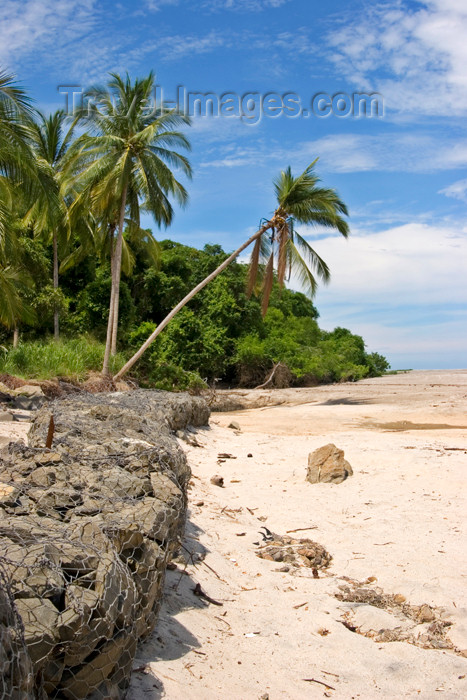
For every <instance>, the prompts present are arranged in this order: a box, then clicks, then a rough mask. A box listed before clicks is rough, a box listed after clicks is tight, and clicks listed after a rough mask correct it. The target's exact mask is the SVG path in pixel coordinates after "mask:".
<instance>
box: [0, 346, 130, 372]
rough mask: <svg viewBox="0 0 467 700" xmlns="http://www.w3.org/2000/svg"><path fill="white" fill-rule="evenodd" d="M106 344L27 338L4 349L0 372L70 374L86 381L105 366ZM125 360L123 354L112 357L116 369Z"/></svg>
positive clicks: (0, 353) (0, 359)
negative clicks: (27, 339) (16, 344)
mask: <svg viewBox="0 0 467 700" xmlns="http://www.w3.org/2000/svg"><path fill="white" fill-rule="evenodd" d="M104 350H105V346H104V344H103V343H98V342H97V341H96V340H94V339H93V338H88V337H80V338H77V339H75V340H66V341H64V340H61V341H59V342H58V343H57V342H54V341H52V340H49V341H45V340H44V341H40V340H35V341H27V342H25V343H20V344H19V345H18V347H17V348H11V349H10V350H8V351H7V350H5V349H3V352H2V350H1V349H0V371H1V372H7V373H8V374H13V375H15V376H18V377H24V378H25V379H53V378H54V377H68V378H71V379H74V380H82V379H85V378H86V375H87V374H88V373H89V372H90V371H93V370H94V371H99V370H100V368H101V367H102V361H103V358H104ZM123 362H124V356H122V355H121V354H120V353H119V354H117V355H116V356H115V357H113V358H112V369H113V370H114V371H116V370H117V369H119V368H120V367H121V366H122V364H123Z"/></svg>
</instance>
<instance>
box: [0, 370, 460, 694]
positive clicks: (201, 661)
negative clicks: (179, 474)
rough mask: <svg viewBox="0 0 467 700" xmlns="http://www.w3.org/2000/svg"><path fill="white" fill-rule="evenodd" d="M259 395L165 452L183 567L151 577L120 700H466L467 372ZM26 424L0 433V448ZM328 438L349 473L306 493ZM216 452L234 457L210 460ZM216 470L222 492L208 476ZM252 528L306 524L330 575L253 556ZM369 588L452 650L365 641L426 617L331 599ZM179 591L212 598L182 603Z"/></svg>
mask: <svg viewBox="0 0 467 700" xmlns="http://www.w3.org/2000/svg"><path fill="white" fill-rule="evenodd" d="M263 394H264V397H265V401H266V402H268V403H269V402H271V401H274V400H277V401H280V402H282V403H281V405H280V406H267V407H263V408H256V409H251V410H248V411H242V412H236V413H232V414H227V413H214V414H213V415H212V417H211V426H210V428H209V429H207V430H201V431H198V433H197V434H196V440H197V441H198V443H199V444H200V445H201V447H195V446H187V445H186V443H185V442H181V443H180V444H181V445H182V447H183V448H184V449H185V450H186V452H187V455H188V459H189V462H190V465H191V467H192V470H193V479H192V487H191V490H190V510H189V517H188V522H187V528H186V537H185V540H184V543H183V547H184V549H183V550H182V552H183V554H184V556H185V559H186V560H187V562H188V563H187V564H186V565H184V563H183V561H178V568H177V569H176V570H174V571H169V572H168V574H167V579H166V595H165V600H164V603H163V606H162V609H161V614H160V620H159V623H158V626H157V628H156V630H155V632H154V633H153V635H152V636H151V638H150V639H149V640H148V641H147V642H146V643H145V644H144V645H142V646H141V648H140V649H139V652H138V657H137V659H136V660H135V664H134V666H135V669H139V670H135V672H134V674H133V676H132V683H131V687H130V691H129V695H128V697H129V699H130V700H142V699H143V698H148V699H149V700H156V699H158V698H162V697H164V698H170V699H174V700H178V699H179V698H180V699H181V700H191V699H193V700H198V699H199V700H210V699H214V700H217V699H221V698H222V700H226V699H228V700H237V699H238V700H250V699H251V700H256V699H260V698H269V700H276V699H277V700H278V699H279V698H289V699H293V700H301V699H302V698H321V697H333V698H345V699H350V698H365V699H367V698H368V699H371V698H375V697H384V698H401V697H402V698H412V697H413V698H415V697H417V698H418V697H420V698H433V699H434V698H439V697H444V698H463V697H467V658H465V657H464V656H462V655H461V653H460V652H462V651H464V653H465V654H466V655H467V651H466V650H467V587H466V583H467V563H466V559H467V558H466V546H465V543H466V540H465V513H466V512H467V508H466V505H467V504H466V500H467V495H466V494H467V491H466V489H465V485H466V480H467V477H466V471H467V470H466V467H467V459H466V454H467V411H466V408H467V370H466V371H460V370H459V371H444V372H422V371H417V372H412V373H410V374H403V375H396V376H387V377H384V378H379V379H373V380H365V381H362V382H359V383H357V384H340V385H334V386H328V387H319V388H316V389H306V390H287V391H286V392H285V393H284V392H281V393H280V394H279V393H278V394H276V395H275V396H276V397H277V398H276V399H275V398H274V395H273V398H271V392H263ZM300 401H302V402H303V401H305V402H306V403H300ZM231 421H236V422H238V423H239V424H240V426H241V431H240V432H239V431H234V430H232V429H229V428H228V427H227V426H228V425H229V424H230V423H231ZM440 426H441V427H440ZM26 429H27V426H26V425H25V424H20V423H14V424H3V425H2V424H0V440H1V436H2V435H6V433H7V432H8V430H15V431H19V432H20V433H21V434H20V435H18V437H21V436H22V434H25V431H26ZM329 442H333V443H334V444H336V445H337V446H338V447H340V448H342V449H343V450H344V451H345V457H346V459H348V460H349V462H350V464H351V465H352V467H353V470H354V475H353V476H352V477H350V478H349V479H347V480H346V481H345V482H343V483H342V484H339V485H331V484H309V483H307V482H306V481H305V474H306V467H307V458H308V454H309V453H310V452H311V451H313V450H314V449H316V448H317V447H320V446H322V445H324V444H327V443H329ZM223 452H226V453H230V454H232V455H233V456H234V457H236V459H227V460H226V461H224V462H221V463H218V454H219V453H223ZM249 455H251V456H249ZM215 474H219V475H221V476H223V477H224V481H225V487H224V488H219V487H217V486H214V485H213V484H211V482H210V478H211V477H212V476H213V475H215ZM263 525H265V526H266V527H267V528H269V529H270V530H272V531H273V532H274V533H279V534H281V535H285V534H286V532H287V531H290V530H295V529H298V528H310V529H309V530H307V529H303V530H300V531H299V532H297V533H295V534H292V536H295V537H310V538H311V539H313V540H315V541H316V542H319V543H320V544H321V545H323V546H324V547H326V549H327V550H328V551H329V553H330V554H331V555H332V557H333V560H332V563H331V566H330V567H329V569H327V570H326V571H320V572H319V578H314V577H313V574H312V572H311V570H310V569H309V568H303V567H300V568H293V567H292V568H291V570H290V571H288V572H284V571H280V570H279V569H281V568H282V565H281V564H279V563H277V562H273V561H268V560H264V559H260V558H258V557H257V555H256V550H257V549H258V547H257V545H255V544H254V543H255V542H262V539H261V536H260V535H259V534H258V531H259V529H260V527H262V526H263ZM368 578H371V579H372V580H371V582H370V583H366V584H363V586H360V587H361V588H363V590H365V591H378V590H382V591H384V593H385V594H388V595H391V594H399V595H400V596H403V598H400V599H398V600H401V601H403V599H404V598H405V600H406V605H408V604H410V605H413V606H420V605H422V604H427V605H429V606H431V609H432V610H433V611H434V614H435V616H436V619H437V620H442V621H449V622H451V623H452V625H450V626H446V627H443V630H444V632H446V637H445V638H446V639H447V640H449V642H450V643H451V646H454V647H455V649H431V648H428V649H427V648H422V647H421V646H416V645H414V644H411V643H408V642H407V641H393V642H381V641H376V640H375V638H374V634H375V633H376V632H378V631H379V630H380V629H393V628H400V629H401V630H402V631H404V630H409V632H410V634H411V635H412V637H411V638H412V639H415V638H416V637H417V636H418V635H422V634H424V633H426V632H427V630H428V628H429V627H430V622H429V621H427V622H425V623H421V622H420V623H419V624H418V623H417V622H414V621H413V620H408V619H407V617H406V616H404V615H403V614H402V612H401V610H402V608H401V606H399V607H397V606H396V607H394V606H389V607H388V608H387V609H380V608H377V607H375V606H373V605H370V604H368V603H355V602H343V601H342V600H338V599H337V598H336V597H335V594H336V593H337V594H339V592H340V588H339V587H341V586H343V585H347V586H350V588H351V589H352V590H353V588H354V587H355V586H354V584H352V581H355V582H365V581H367V580H368ZM349 579H350V581H349ZM196 584H200V585H201V589H202V591H204V592H205V593H206V594H207V595H208V596H209V597H210V598H211V599H212V600H214V601H216V602H218V603H222V605H216V604H214V603H210V602H208V601H207V600H206V599H204V598H201V597H199V596H196V595H194V592H193V588H194V587H195V586H196ZM343 622H346V623H347V625H348V626H347V627H346V626H345V625H344V624H342V623H343ZM349 627H351V628H352V629H353V630H356V631H352V629H349ZM371 630H375V632H371ZM365 633H368V634H369V635H370V636H364V634H365ZM371 635H373V638H372V637H371ZM396 636H397V634H396ZM449 642H448V643H449ZM305 679H308V680H305ZM440 694H441V695H440Z"/></svg>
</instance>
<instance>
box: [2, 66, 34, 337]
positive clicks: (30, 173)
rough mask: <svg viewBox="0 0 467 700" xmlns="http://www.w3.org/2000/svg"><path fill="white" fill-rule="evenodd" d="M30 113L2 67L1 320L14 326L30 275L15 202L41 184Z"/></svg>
mask: <svg viewBox="0 0 467 700" xmlns="http://www.w3.org/2000/svg"><path fill="white" fill-rule="evenodd" d="M31 113H32V108H31V102H30V99H29V98H28V97H27V95H26V94H25V92H24V90H23V89H22V88H21V87H19V86H18V84H17V83H16V82H15V80H14V77H13V76H12V75H9V74H8V73H6V72H5V71H2V70H0V323H2V324H3V325H6V326H7V327H9V328H15V329H16V327H17V323H18V321H19V320H20V319H22V318H23V319H25V318H26V317H27V316H28V309H27V307H26V306H25V304H24V302H23V300H22V295H21V291H22V289H23V288H24V286H25V285H27V284H28V279H27V275H25V274H24V271H22V270H21V269H20V267H19V263H18V260H17V259H16V258H17V255H16V253H17V247H16V240H17V238H16V224H17V206H15V205H16V203H17V201H18V198H21V197H22V196H23V195H24V194H25V193H27V194H28V195H30V194H31V193H32V191H33V190H34V188H35V187H37V186H38V185H39V181H38V178H37V168H36V163H35V159H34V154H33V151H32V149H31V146H30V136H31V131H30V117H31Z"/></svg>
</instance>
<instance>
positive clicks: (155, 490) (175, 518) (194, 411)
mask: <svg viewBox="0 0 467 700" xmlns="http://www.w3.org/2000/svg"><path fill="white" fill-rule="evenodd" d="M52 415H53V418H54V434H53V444H52V448H51V449H46V448H44V447H43V445H44V444H45V441H46V438H47V433H48V431H49V426H50V418H51V416H52ZM208 418H209V409H208V408H207V406H206V404H205V402H204V401H203V400H201V399H198V398H193V397H189V396H186V395H173V394H166V393H164V392H152V391H142V390H140V391H135V392H131V393H126V394H119V393H113V394H101V395H90V394H79V395H74V396H71V397H69V398H66V399H64V400H62V401H56V402H52V403H49V404H48V405H46V406H44V407H43V408H42V409H41V411H40V412H39V413H38V415H37V417H36V420H35V421H34V424H33V426H32V428H31V431H30V435H29V446H28V447H26V446H24V445H23V444H21V443H11V444H10V445H9V446H8V448H5V449H4V450H3V451H2V452H1V453H0V564H1V565H2V566H3V569H4V570H5V572H6V576H7V580H8V585H7V588H6V592H5V595H6V594H7V593H10V594H11V596H12V597H13V598H14V600H15V605H16V609H17V612H18V613H19V615H20V616H21V619H22V624H23V626H24V641H25V642H26V647H27V651H28V656H29V659H28V658H27V656H26V662H25V664H26V665H25V666H24V668H25V669H26V667H27V663H32V671H33V676H34V685H35V690H34V692H35V693H36V696H37V697H40V698H71V699H73V700H77V699H78V698H93V700H99V699H100V700H104V698H105V699H107V698H123V697H124V696H125V692H126V689H127V686H128V682H129V676H130V672H131V665H132V661H133V657H134V654H135V650H136V644H137V641H138V640H140V639H143V638H144V637H145V636H147V635H148V634H149V633H150V632H151V631H152V629H153V628H154V625H155V622H156V618H157V613H158V609H159V605H160V599H161V593H162V586H163V579H164V573H165V567H166V564H167V560H168V558H169V557H170V554H171V552H172V551H173V549H174V548H176V547H177V545H178V538H179V536H180V535H181V533H182V530H183V527H184V521H185V513H186V488H187V484H188V480H189V478H190V470H189V467H188V465H187V463H186V459H185V456H184V454H183V452H182V451H181V450H180V449H179V447H178V445H177V443H176V441H175V440H174V438H173V437H172V435H171V432H172V431H176V430H180V429H183V428H185V427H186V426H187V425H190V424H191V425H194V426H199V425H204V424H206V423H207V422H208ZM5 600H6V599H5ZM5 605H6V604H5V603H4V602H3V598H2V599H1V600H0V634H2V637H1V639H0V642H1V644H2V647H3V652H0V653H3V654H4V655H5V653H8V652H5V651H4V649H5V648H6V647H5V645H4V634H3V628H2V624H3V625H4V626H5V624H6V625H7V626H8V619H7V615H8V614H11V613H8V609H7V607H5ZM10 655H11V654H10ZM0 658H2V659H3V657H1V656H0ZM29 660H30V661H29ZM12 668H13V666H12ZM17 675H18V674H16V676H17ZM23 675H24V674H23ZM16 676H14V675H11V678H10V680H9V681H8V682H9V683H10V686H11V687H10V694H8V693H6V695H5V696H6V697H12V698H16V697H17V698H18V699H19V698H27V697H33V696H32V695H29V694H28V693H27V692H26V691H25V690H24V684H25V683H26V681H25V680H24V679H23V680H21V679H20V680H18V678H17V677H16ZM26 676H27V674H26ZM21 683H22V684H23V685H22V686H21ZM2 697H3V696H2Z"/></svg>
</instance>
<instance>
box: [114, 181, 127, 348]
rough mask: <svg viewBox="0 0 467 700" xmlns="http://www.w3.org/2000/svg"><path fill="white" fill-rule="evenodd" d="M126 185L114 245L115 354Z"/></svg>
mask: <svg viewBox="0 0 467 700" xmlns="http://www.w3.org/2000/svg"><path fill="white" fill-rule="evenodd" d="M127 192H128V185H125V187H124V188H123V193H122V204H121V208H120V221H119V224H118V236H117V244H116V246H115V287H114V300H113V316H112V344H111V349H110V354H111V355H116V354H117V332H118V305H119V299H120V276H121V270H122V247H123V226H124V223H125V209H126V197H127Z"/></svg>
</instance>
